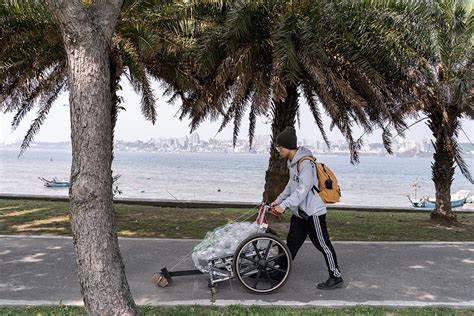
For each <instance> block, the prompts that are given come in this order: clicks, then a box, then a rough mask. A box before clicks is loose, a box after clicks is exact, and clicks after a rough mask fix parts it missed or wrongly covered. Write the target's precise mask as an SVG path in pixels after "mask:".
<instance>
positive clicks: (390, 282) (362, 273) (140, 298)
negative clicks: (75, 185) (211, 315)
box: [0, 236, 474, 307]
mask: <svg viewBox="0 0 474 316" xmlns="http://www.w3.org/2000/svg"><path fill="white" fill-rule="evenodd" d="M198 242H199V241H196V240H169V239H129V238H122V239H120V247H121V250H122V256H123V258H124V262H125V268H126V273H127V278H128V282H129V284H130V287H131V290H132V294H133V297H134V299H135V301H136V302H137V304H151V305H155V304H156V305H180V304H212V301H211V298H212V294H211V291H210V289H209V288H208V286H207V284H208V282H207V277H206V275H197V276H186V277H179V278H174V282H173V283H172V285H171V286H169V287H167V288H159V287H156V286H155V285H154V284H153V283H152V282H151V275H152V273H153V272H155V271H159V270H160V269H161V268H162V267H164V266H167V267H172V266H173V265H174V264H175V263H176V262H177V261H178V260H179V259H180V258H181V257H183V256H184V255H185V254H187V253H189V252H190V251H191V250H192V248H193V247H194V245H196V244H197V243H198ZM334 246H335V249H336V252H337V255H338V260H339V266H340V268H341V271H342V274H343V278H344V280H345V287H344V288H342V289H337V290H333V291H321V290H318V289H317V288H316V286H315V284H316V283H317V282H321V281H325V280H326V279H327V270H326V266H325V264H324V258H323V256H322V254H320V253H319V252H317V250H316V249H315V248H314V247H313V246H312V244H310V243H305V245H303V247H302V249H301V250H300V253H299V254H298V256H297V258H296V260H295V262H294V265H293V269H292V272H291V275H290V279H289V280H288V282H287V283H286V284H285V285H284V286H283V287H282V288H281V289H279V290H278V291H277V292H276V293H273V294H270V295H254V294H252V293H248V292H246V291H245V290H244V289H243V288H242V287H241V286H240V284H239V283H238V282H237V281H235V280H232V281H226V282H223V283H220V284H218V286H217V292H216V294H215V296H214V299H215V302H214V304H216V305H227V304H260V305H287V306H351V305H359V304H363V305H385V306H432V305H436V306H438V305H447V306H459V307H474V242H465V243H457V242H453V243H427V242H419V243H418V242H373V243H371V242H335V243H334ZM193 268H194V266H193V263H192V260H191V259H190V258H189V259H188V260H184V262H183V263H182V264H180V265H179V266H177V267H176V269H193ZM60 302H61V303H63V304H71V305H76V304H77V305H80V304H82V298H81V295H80V291H79V284H78V281H77V278H76V274H75V261H74V252H73V245H72V240H71V238H65V237H27V236H0V305H39V304H41V305H43V304H58V303H60Z"/></svg>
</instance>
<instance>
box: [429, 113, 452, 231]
mask: <svg viewBox="0 0 474 316" xmlns="http://www.w3.org/2000/svg"><path fill="white" fill-rule="evenodd" d="M428 125H429V127H430V129H431V131H432V133H433V136H434V138H435V143H434V144H433V146H434V150H435V152H434V154H433V160H434V163H433V164H432V166H431V172H432V177H433V178H432V180H433V182H434V185H435V190H436V207H435V209H434V210H433V211H432V212H431V218H432V219H443V220H446V221H450V222H451V221H456V220H457V219H456V214H454V212H453V211H452V208H451V184H452V182H453V176H454V151H453V144H452V137H453V126H454V124H453V122H452V120H450V119H449V115H448V114H447V113H446V112H437V113H431V114H430V115H429V123H428Z"/></svg>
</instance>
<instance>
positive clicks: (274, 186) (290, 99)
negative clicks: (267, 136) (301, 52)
mask: <svg viewBox="0 0 474 316" xmlns="http://www.w3.org/2000/svg"><path fill="white" fill-rule="evenodd" d="M286 91H287V96H286V98H285V100H284V101H278V102H276V101H275V102H273V104H272V115H273V122H272V138H271V145H270V160H269V161H268V169H267V172H266V174H265V190H264V192H263V201H264V202H268V203H271V202H273V201H275V199H276V198H277V197H278V195H279V194H280V193H281V191H283V189H284V188H285V185H286V184H287V183H288V167H287V166H286V159H281V158H280V156H279V155H278V151H277V150H276V149H275V145H276V137H277V136H278V134H279V133H281V132H282V131H283V130H284V129H285V127H287V126H294V125H295V121H296V113H297V111H298V90H297V88H296V87H293V86H287V87H286Z"/></svg>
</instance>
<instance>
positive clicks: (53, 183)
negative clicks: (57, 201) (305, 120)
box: [38, 174, 122, 190]
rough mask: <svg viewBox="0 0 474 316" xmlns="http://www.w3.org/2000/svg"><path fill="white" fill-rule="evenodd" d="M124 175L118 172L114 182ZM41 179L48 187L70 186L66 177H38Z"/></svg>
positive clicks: (113, 179) (113, 178)
mask: <svg viewBox="0 0 474 316" xmlns="http://www.w3.org/2000/svg"><path fill="white" fill-rule="evenodd" d="M121 176H122V175H120V174H118V175H115V176H113V177H112V183H115V181H117V180H118V179H119V178H120V177H121ZM38 179H40V180H41V181H43V183H44V186H45V187H48V188H68V187H69V181H68V180H64V179H58V178H56V177H54V178H53V179H52V180H48V179H45V178H43V177H38ZM117 190H118V188H117Z"/></svg>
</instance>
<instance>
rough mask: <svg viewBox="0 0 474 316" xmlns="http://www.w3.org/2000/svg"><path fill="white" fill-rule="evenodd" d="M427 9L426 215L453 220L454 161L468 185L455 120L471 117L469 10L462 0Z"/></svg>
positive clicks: (472, 24)
mask: <svg viewBox="0 0 474 316" xmlns="http://www.w3.org/2000/svg"><path fill="white" fill-rule="evenodd" d="M428 10H430V12H431V19H430V21H431V22H432V23H431V25H432V27H431V28H430V34H431V36H432V38H431V41H432V42H431V43H432V45H433V50H432V55H430V56H429V57H430V58H429V59H428V63H427V67H428V71H427V73H426V77H427V81H426V86H425V89H426V90H427V97H426V102H425V103H424V104H423V107H422V111H423V113H424V114H426V116H427V118H428V126H429V128H430V130H431V132H432V133H433V138H434V141H433V146H434V149H435V153H434V154H433V160H434V162H433V164H432V167H431V170H432V179H433V182H434V185H435V189H436V208H435V209H434V210H433V211H432V213H431V218H442V219H445V220H448V221H455V220H456V214H454V213H453V212H452V209H451V204H450V199H451V183H452V181H453V176H454V169H455V164H457V166H458V167H459V169H460V171H461V173H462V174H463V175H464V176H465V177H466V178H467V179H468V180H469V181H470V182H471V183H474V181H473V179H472V177H471V174H470V172H469V169H468V166H467V165H466V163H465V161H464V159H463V157H462V151H461V148H460V147H459V146H458V143H457V138H458V135H459V132H460V130H461V119H462V118H463V117H467V118H469V119H471V120H472V119H474V89H473V80H474V45H473V43H474V11H473V9H472V4H471V6H470V7H467V6H466V3H465V2H463V1H456V0H437V1H434V2H433V3H432V5H430V6H429V7H428Z"/></svg>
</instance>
